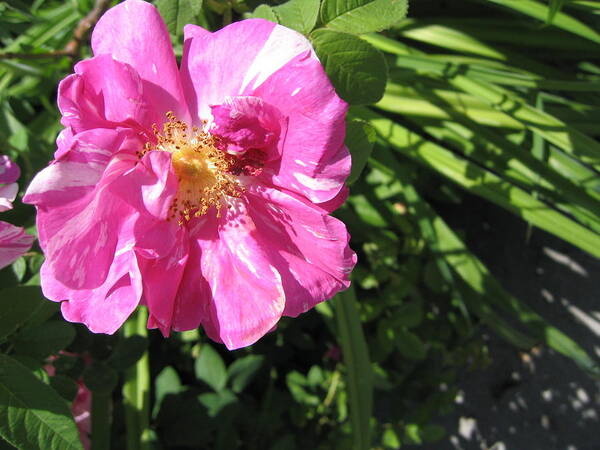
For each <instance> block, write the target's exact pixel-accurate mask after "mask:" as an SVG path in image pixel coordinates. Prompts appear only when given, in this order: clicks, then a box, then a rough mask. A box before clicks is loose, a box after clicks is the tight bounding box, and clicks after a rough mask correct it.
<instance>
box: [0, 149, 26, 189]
mask: <svg viewBox="0 0 600 450" xmlns="http://www.w3.org/2000/svg"><path fill="white" fill-rule="evenodd" d="M20 176H21V169H19V166H18V165H17V164H16V163H14V162H12V161H11V159H10V158H9V157H8V156H6V155H0V184H5V183H14V182H15V181H17V180H18V179H19V177H20Z"/></svg>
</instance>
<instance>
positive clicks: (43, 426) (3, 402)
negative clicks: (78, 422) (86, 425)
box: [0, 354, 83, 450]
mask: <svg viewBox="0 0 600 450" xmlns="http://www.w3.org/2000/svg"><path fill="white" fill-rule="evenodd" d="M0 435H1V436H2V437H3V438H4V439H5V440H6V441H8V442H9V443H11V444H12V445H14V446H15V447H17V448H21V449H34V448H43V449H48V450H52V449H56V450H69V449H82V448H83V447H82V446H81V442H80V441H79V433H78V432H77V428H76V427H75V422H74V421H73V417H72V415H71V411H70V410H69V407H68V406H67V403H66V402H65V401H64V400H63V399H62V398H61V397H60V396H59V395H58V394H57V393H56V392H55V391H54V390H53V389H52V388H51V387H50V386H48V385H46V384H44V383H43V382H42V381H40V380H39V379H37V378H36V377H35V376H34V375H33V374H32V373H31V371H29V370H28V369H27V368H26V367H24V366H23V365H21V364H20V363H18V362H17V361H15V360H14V359H12V358H10V357H8V356H6V355H3V354H0Z"/></svg>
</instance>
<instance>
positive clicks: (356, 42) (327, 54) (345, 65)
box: [311, 29, 387, 105]
mask: <svg viewBox="0 0 600 450" xmlns="http://www.w3.org/2000/svg"><path fill="white" fill-rule="evenodd" d="M311 40H312V43H313V45H314V47H315V51H316V52H317V55H318V56H319V59H320V60H321V62H322V63H323V66H324V67H325V71H326V72H327V75H329V78H330V79H331V82H332V83H333V85H334V86H335V88H336V91H337V92H338V94H339V95H340V97H342V99H344V100H346V101H347V102H348V103H350V104H356V105H364V104H368V103H373V102H376V101H377V100H379V99H380V98H381V97H382V95H383V91H384V89H385V82H386V79H387V68H386V63H385V60H384V59H383V56H382V55H381V53H380V52H379V51H378V50H376V49H375V48H374V47H373V46H372V45H370V44H369V43H367V42H365V41H363V40H362V39H360V38H358V37H356V36H353V35H351V34H347V33H341V32H338V31H330V30H324V29H320V30H315V31H313V32H312V33H311Z"/></svg>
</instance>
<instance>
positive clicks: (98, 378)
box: [83, 361, 119, 394]
mask: <svg viewBox="0 0 600 450" xmlns="http://www.w3.org/2000/svg"><path fill="white" fill-rule="evenodd" d="M83 382H84V383H85V385H86V386H87V388H88V389H89V390H90V391H92V392H93V393H98V394H108V393H110V392H112V391H113V390H114V389H115V388H116V387H117V383H118V382H119V376H118V375H117V372H116V371H115V370H114V369H112V368H111V367H109V366H108V365H106V364H105V363H103V362H99V361H94V362H93V363H92V364H90V365H89V366H88V367H86V369H85V371H84V372H83Z"/></svg>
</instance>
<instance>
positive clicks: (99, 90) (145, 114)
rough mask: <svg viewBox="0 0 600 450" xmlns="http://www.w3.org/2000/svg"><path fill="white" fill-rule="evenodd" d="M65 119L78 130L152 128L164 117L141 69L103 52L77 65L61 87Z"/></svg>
mask: <svg viewBox="0 0 600 450" xmlns="http://www.w3.org/2000/svg"><path fill="white" fill-rule="evenodd" d="M58 107H59V109H60V111H61V113H62V116H63V117H62V120H61V123H62V124H63V125H65V126H70V127H72V128H73V130H74V131H75V133H79V132H81V131H84V130H88V129H94V128H115V127H117V126H125V127H128V128H131V127H133V128H139V129H140V130H150V129H151V126H152V124H153V123H160V122H162V121H163V119H164V112H160V111H157V110H156V108H154V106H153V104H152V103H151V99H150V97H149V94H148V93H147V92H146V89H145V86H144V84H143V83H142V80H141V78H140V76H139V75H138V73H137V72H136V71H135V69H133V68H132V67H131V66H130V65H128V64H125V63H123V62H119V61H116V60H114V59H113V58H112V57H111V56H110V55H99V56H96V57H94V58H91V59H86V60H84V61H81V62H79V63H77V64H76V65H75V74H74V75H70V76H68V77H67V78H65V79H64V80H62V81H61V82H60V84H59V87H58Z"/></svg>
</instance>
